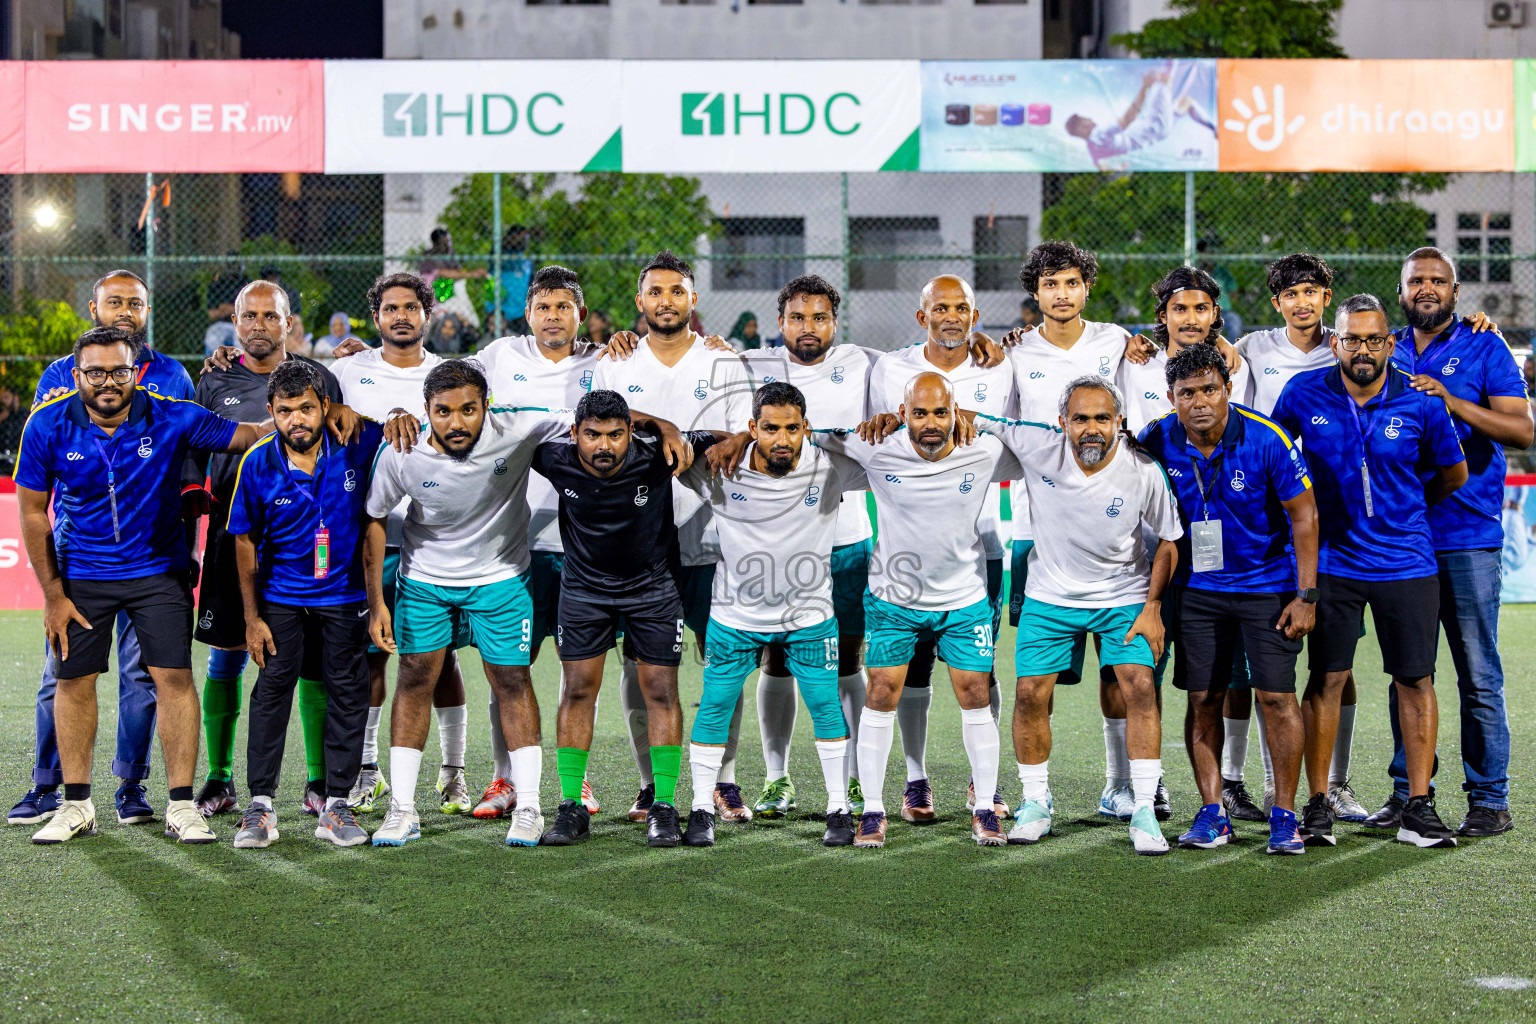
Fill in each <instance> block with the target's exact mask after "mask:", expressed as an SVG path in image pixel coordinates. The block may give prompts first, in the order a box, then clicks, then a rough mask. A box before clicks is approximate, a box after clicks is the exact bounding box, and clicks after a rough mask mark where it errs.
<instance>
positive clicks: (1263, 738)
mask: <svg viewBox="0 0 1536 1024" xmlns="http://www.w3.org/2000/svg"><path fill="white" fill-rule="evenodd" d="M1253 721H1254V724H1255V725H1256V726H1257V727H1258V730H1259V757H1260V759H1262V760H1263V762H1264V788H1265V789H1274V788H1275V760H1274V758H1272V757H1270V756H1269V733H1267V732H1266V731H1265V729H1264V705H1262V704H1260V703H1259V702H1258V701H1254V702H1253Z"/></svg>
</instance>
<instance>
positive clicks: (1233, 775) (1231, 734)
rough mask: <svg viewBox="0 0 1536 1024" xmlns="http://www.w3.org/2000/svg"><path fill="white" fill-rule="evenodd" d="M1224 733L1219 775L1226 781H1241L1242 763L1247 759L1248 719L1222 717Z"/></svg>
mask: <svg viewBox="0 0 1536 1024" xmlns="http://www.w3.org/2000/svg"><path fill="white" fill-rule="evenodd" d="M1221 724H1222V726H1223V727H1224V729H1225V730H1226V735H1225V737H1224V738H1223V740H1222V744H1221V777H1222V778H1223V779H1226V780H1227V781H1228V782H1242V781H1243V763H1244V762H1245V761H1247V760H1248V719H1246V718H1223V719H1222V720H1221Z"/></svg>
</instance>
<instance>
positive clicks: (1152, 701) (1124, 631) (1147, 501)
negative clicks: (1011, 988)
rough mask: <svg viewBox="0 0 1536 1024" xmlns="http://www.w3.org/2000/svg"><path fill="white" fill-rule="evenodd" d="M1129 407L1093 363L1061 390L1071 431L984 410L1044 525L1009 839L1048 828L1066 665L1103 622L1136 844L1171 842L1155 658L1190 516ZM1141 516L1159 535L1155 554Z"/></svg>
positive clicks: (1025, 633)
mask: <svg viewBox="0 0 1536 1024" xmlns="http://www.w3.org/2000/svg"><path fill="white" fill-rule="evenodd" d="M1123 414H1124V407H1123V405H1122V402H1121V397H1120V391H1119V389H1118V388H1117V387H1115V385H1114V384H1113V383H1111V382H1109V381H1107V380H1105V379H1104V378H1103V377H1100V376H1098V375H1097V374H1095V375H1093V376H1089V377H1082V378H1079V379H1078V380H1076V381H1073V382H1072V383H1070V384H1069V385H1067V388H1066V389H1065V391H1064V392H1063V393H1062V397H1061V402H1060V411H1059V414H1058V419H1057V422H1058V423H1059V424H1060V428H1061V432H1057V431H1055V430H1052V429H1051V428H1050V427H1047V426H1045V425H1044V424H1040V423H1027V422H1024V421H1017V420H1012V421H1010V420H995V419H989V418H986V417H977V419H976V425H977V426H978V427H979V428H980V429H982V430H984V431H986V432H988V433H991V434H995V435H997V436H998V437H1000V438H1001V439H1002V440H1003V441H1004V443H1006V444H1007V445H1008V447H1009V448H1010V449H1011V451H1012V452H1013V454H1014V455H1015V456H1016V457H1017V458H1018V460H1019V462H1020V464H1021V466H1022V469H1023V472H1021V474H1020V476H1021V478H1022V479H1023V481H1024V485H1025V487H1026V489H1027V490H1028V492H1029V501H1030V508H1031V510H1032V511H1033V526H1034V532H1035V547H1034V549H1033V550H1032V551H1031V552H1030V555H1029V561H1030V573H1029V582H1028V584H1027V586H1026V591H1025V596H1024V611H1023V615H1021V616H1020V618H1019V636H1018V647H1017V649H1016V651H1015V655H1014V663H1015V667H1016V671H1017V672H1018V690H1017V699H1016V701H1015V703H1014V710H1013V740H1014V751H1015V754H1016V755H1017V757H1018V763H1019V779H1020V781H1021V783H1022V784H1023V803H1022V804H1021V806H1020V808H1019V814H1018V820H1017V823H1016V824H1015V825H1014V828H1013V830H1012V831H1011V832H1010V833H1009V834H1008V840H1009V842H1013V843H1035V842H1038V841H1039V840H1040V839H1042V838H1043V837H1044V836H1045V835H1046V834H1048V833H1049V832H1050V830H1051V818H1052V814H1053V805H1052V800H1051V795H1050V779H1049V759H1050V752H1051V722H1050V715H1051V707H1052V696H1053V692H1054V689H1055V685H1056V676H1057V674H1058V673H1059V672H1061V671H1062V669H1064V668H1067V667H1068V666H1070V665H1071V663H1072V652H1073V648H1074V645H1075V644H1077V643H1078V642H1079V641H1080V639H1081V638H1082V637H1083V636H1084V635H1086V634H1088V633H1093V634H1095V635H1096V636H1097V637H1098V638H1099V641H1100V654H1099V661H1100V663H1101V664H1104V665H1109V666H1113V667H1114V670H1115V674H1116V676H1117V677H1118V679H1119V682H1120V689H1121V691H1122V693H1123V694H1124V698H1125V703H1126V708H1127V711H1128V716H1127V721H1126V732H1127V735H1126V741H1127V744H1128V748H1129V753H1130V772H1131V785H1132V788H1133V790H1134V794H1135V809H1134V811H1133V812H1132V815H1131V827H1130V832H1131V841H1132V844H1133V845H1134V847H1135V849H1136V852H1137V853H1144V854H1160V853H1167V852H1168V841H1167V839H1165V838H1164V837H1163V833H1162V829H1161V827H1160V826H1159V825H1158V823H1157V816H1156V813H1155V812H1154V810H1153V806H1152V805H1153V800H1154V799H1155V797H1156V793H1157V787H1158V781H1159V780H1160V779H1161V778H1162V760H1161V757H1160V750H1161V745H1162V729H1161V724H1160V721H1159V714H1158V707H1157V696H1156V687H1155V684H1154V683H1153V679H1152V670H1153V666H1154V665H1156V663H1157V661H1158V659H1159V658H1160V657H1161V656H1162V654H1163V646H1164V645H1163V635H1164V625H1163V620H1162V609H1161V604H1160V602H1161V599H1162V596H1163V589H1164V587H1165V586H1166V585H1167V583H1168V580H1169V579H1170V578H1171V577H1172V575H1173V569H1174V566H1175V565H1176V564H1177V561H1178V552H1177V550H1176V549H1175V547H1174V545H1173V542H1174V541H1176V540H1177V539H1178V538H1179V537H1180V536H1182V535H1183V532H1184V529H1183V526H1182V525H1181V524H1180V521H1179V513H1178V507H1177V504H1176V503H1175V501H1174V497H1173V493H1172V491H1171V490H1170V488H1169V487H1168V480H1167V477H1165V476H1164V475H1163V471H1162V468H1161V467H1159V466H1158V465H1157V463H1155V462H1153V461H1152V460H1151V459H1150V458H1148V457H1146V456H1145V455H1143V454H1141V453H1140V452H1139V451H1136V450H1135V449H1132V448H1130V447H1129V446H1126V445H1122V444H1121V443H1120V440H1119V428H1120V424H1121V418H1122V416H1123ZM1144 529H1150V530H1151V531H1152V532H1153V533H1154V534H1155V535H1156V537H1157V538H1158V545H1157V550H1156V554H1155V555H1154V556H1153V557H1152V558H1151V559H1149V558H1148V556H1147V551H1146V547H1145V541H1144V539H1143V531H1144ZM1149 562H1150V567H1149Z"/></svg>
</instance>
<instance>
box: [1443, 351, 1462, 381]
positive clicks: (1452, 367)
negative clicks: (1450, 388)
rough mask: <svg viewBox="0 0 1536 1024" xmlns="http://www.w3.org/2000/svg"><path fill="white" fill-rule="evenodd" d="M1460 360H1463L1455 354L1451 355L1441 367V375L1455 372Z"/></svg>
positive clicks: (1447, 375) (1445, 375)
mask: <svg viewBox="0 0 1536 1024" xmlns="http://www.w3.org/2000/svg"><path fill="white" fill-rule="evenodd" d="M1459 362H1461V360H1460V359H1458V358H1456V357H1455V356H1451V358H1450V359H1448V360H1446V363H1445V365H1444V366H1442V367H1440V376H1442V377H1449V376H1450V375H1451V374H1453V373H1455V372H1456V364H1457V363H1459Z"/></svg>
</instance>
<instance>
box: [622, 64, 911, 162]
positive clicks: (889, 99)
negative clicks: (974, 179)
mask: <svg viewBox="0 0 1536 1024" xmlns="http://www.w3.org/2000/svg"><path fill="white" fill-rule="evenodd" d="M623 95H624V102H623V117H624V170H626V171H654V172H699V171H766V170H774V171H879V170H905V171H915V170H917V149H918V122H919V119H920V110H919V105H920V102H921V85H920V83H919V73H918V62H917V61H879V60H867V61H809V60H808V61H792V60H756V61H709V60H700V61H627V62H625V64H624V93H623Z"/></svg>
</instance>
